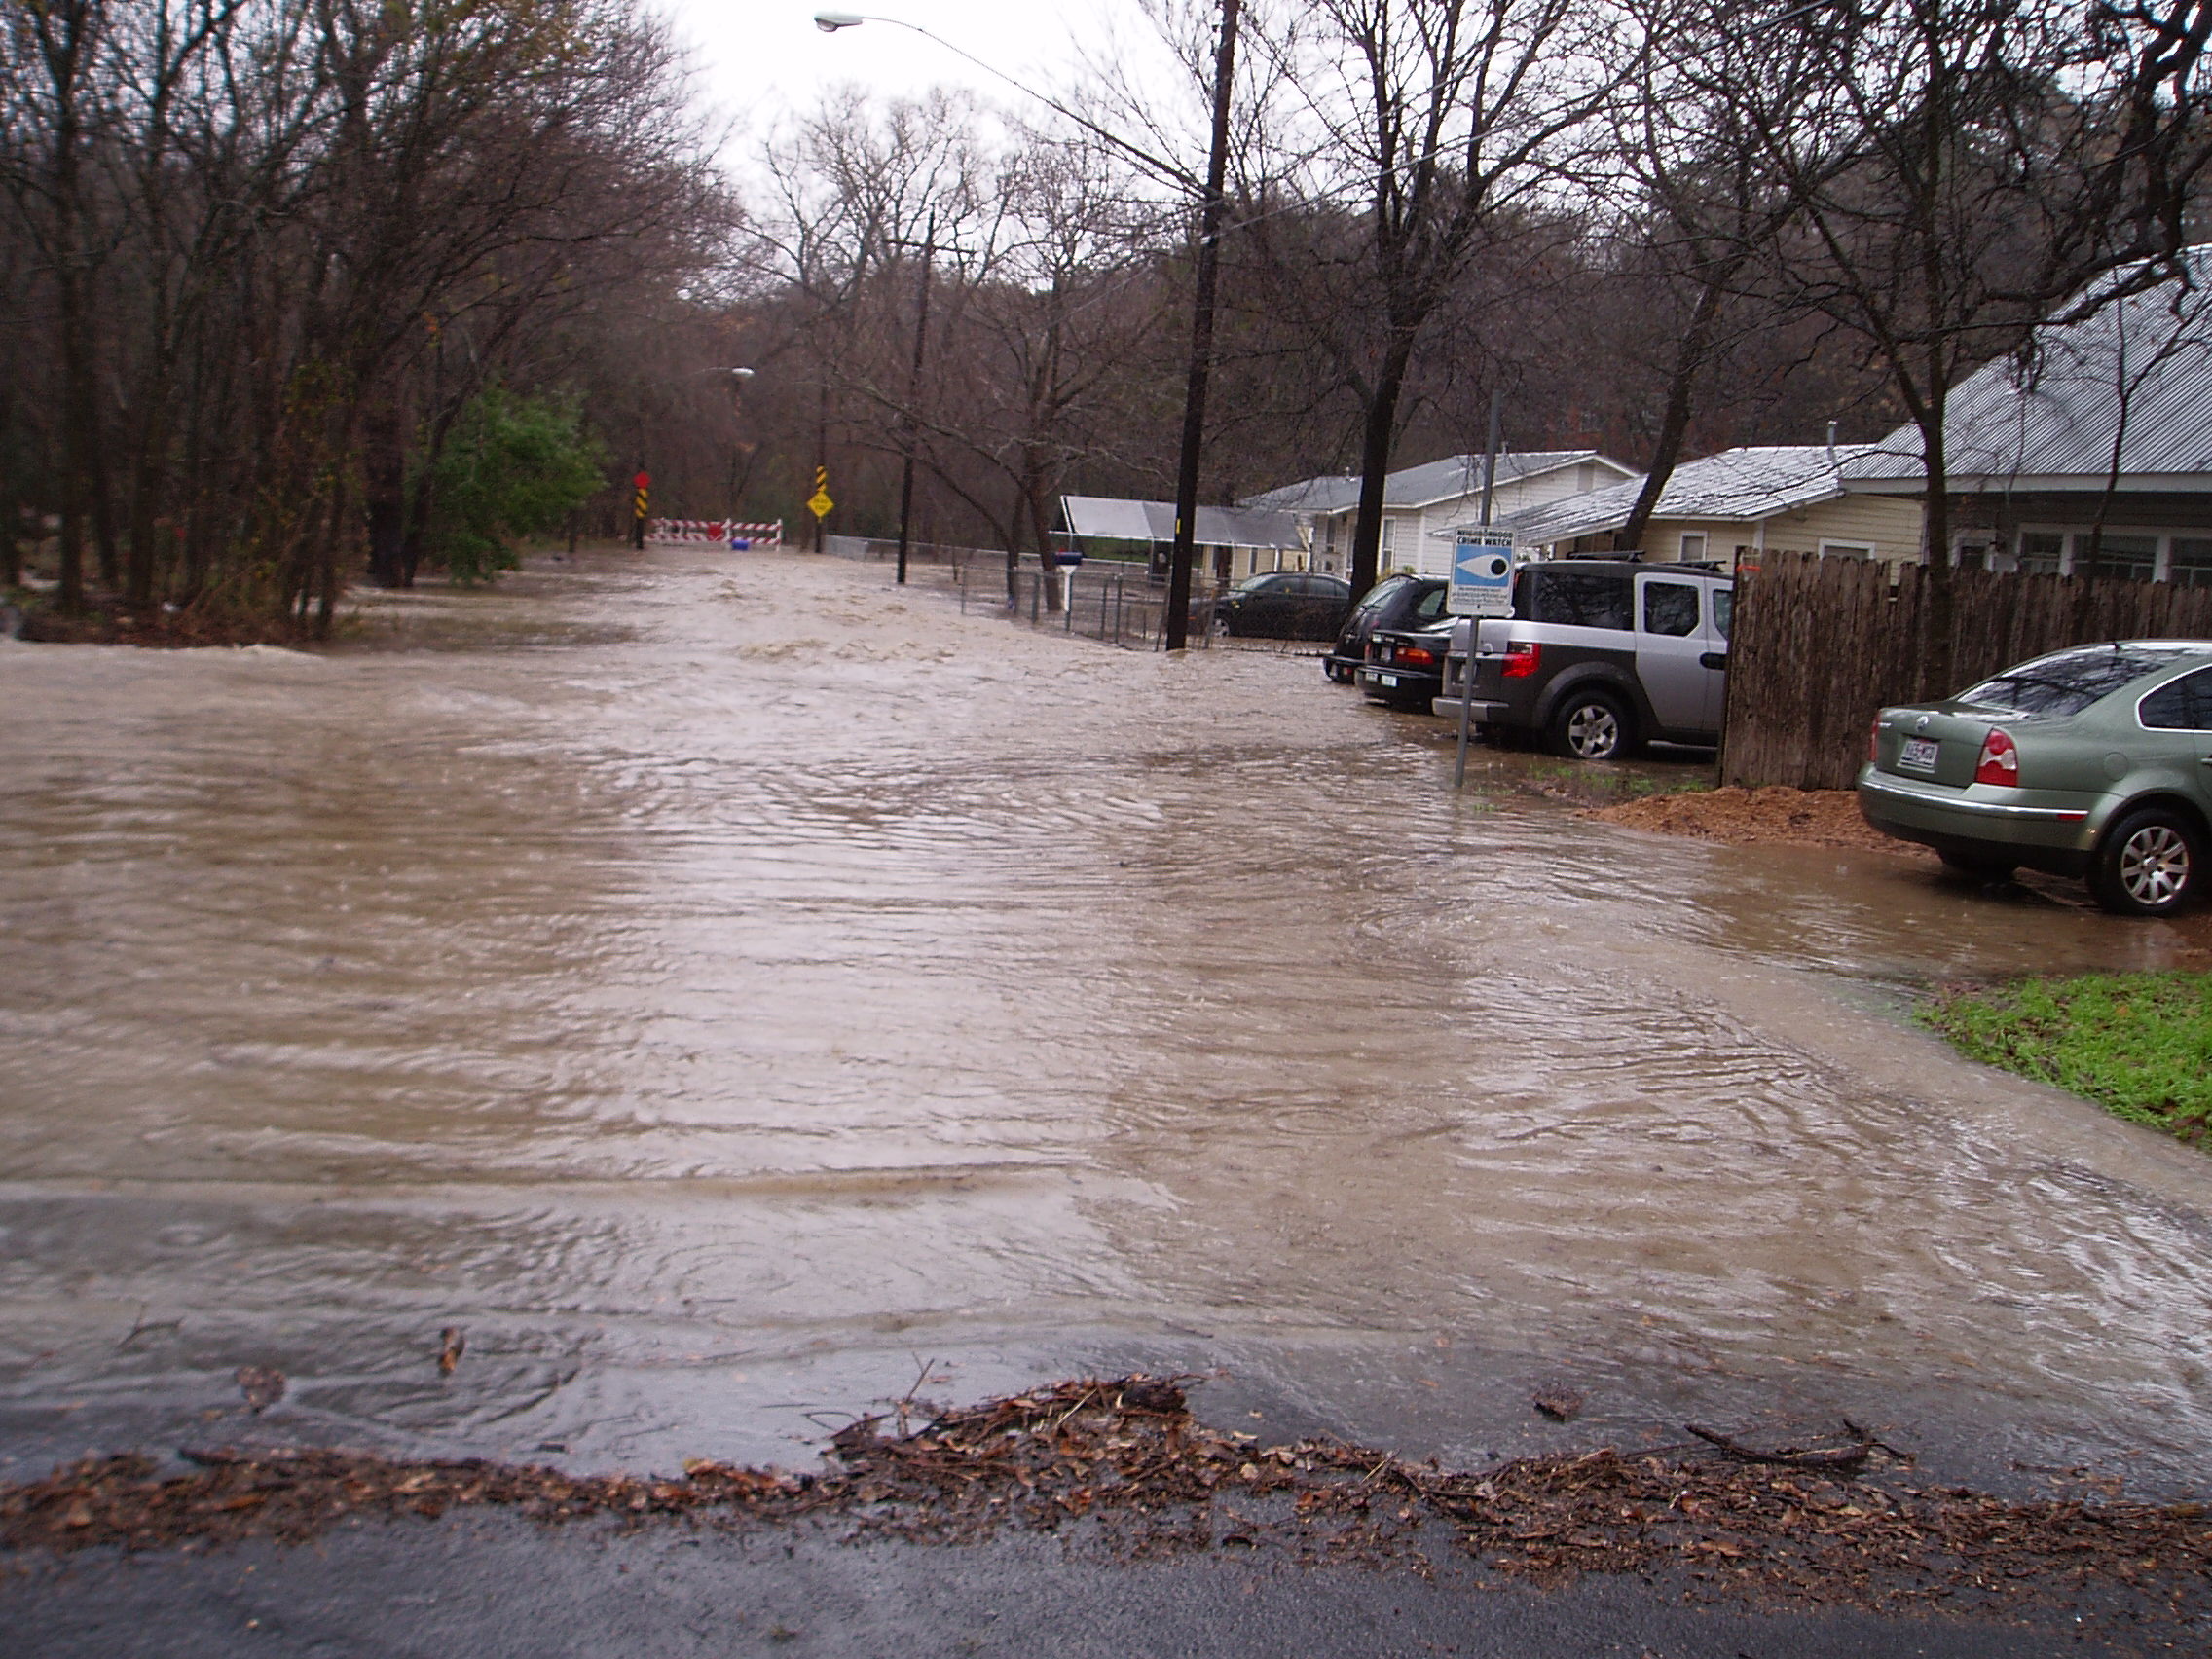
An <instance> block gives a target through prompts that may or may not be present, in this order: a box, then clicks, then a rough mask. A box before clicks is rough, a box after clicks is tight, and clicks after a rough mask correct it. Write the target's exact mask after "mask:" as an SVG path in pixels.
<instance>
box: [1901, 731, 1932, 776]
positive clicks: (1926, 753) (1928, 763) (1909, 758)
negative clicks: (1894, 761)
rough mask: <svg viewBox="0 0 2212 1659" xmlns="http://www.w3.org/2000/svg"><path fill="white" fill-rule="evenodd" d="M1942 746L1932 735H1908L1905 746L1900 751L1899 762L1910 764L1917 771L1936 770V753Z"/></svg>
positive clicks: (1902, 764)
mask: <svg viewBox="0 0 2212 1659" xmlns="http://www.w3.org/2000/svg"><path fill="white" fill-rule="evenodd" d="M1940 747H1941V746H1940V745H1939V744H1937V743H1936V740H1935V739H1934V738H1932V737H1908V738H1906V739H1905V740H1904V747H1903V748H1902V749H1900V750H1899V751H1898V764H1899V766H1910V767H1911V768H1912V769H1913V770H1914V771H1915V772H1933V771H1935V770H1936V751H1937V750H1938V749H1939V748H1940Z"/></svg>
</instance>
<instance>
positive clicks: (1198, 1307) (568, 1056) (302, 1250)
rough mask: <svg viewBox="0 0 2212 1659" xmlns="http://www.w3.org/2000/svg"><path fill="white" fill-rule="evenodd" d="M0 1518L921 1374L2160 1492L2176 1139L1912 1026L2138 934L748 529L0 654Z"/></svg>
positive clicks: (2175, 1354)
mask: <svg viewBox="0 0 2212 1659" xmlns="http://www.w3.org/2000/svg"><path fill="white" fill-rule="evenodd" d="M0 695H4V696H5V697H6V700H7V706H8V708H9V711H10V714H11V716H12V718H11V719H9V720H8V722H7V723H6V725H5V727H4V728H0V777H4V778H5V779H6V780H7V784H6V789H5V792H4V793H0V961H4V963H5V968H4V971H0V1044H4V1045H5V1052H6V1054H7V1063H6V1066H5V1068H4V1070H0V1476H5V1477H20V1476H21V1475H23V1474H26V1473H29V1472H31V1471H33V1470H36V1469H41V1468H43V1467H44V1466H45V1465H47V1464H48V1463H50V1462H51V1461H53V1460H54V1459H55V1458H56V1457H58V1456H69V1455H75V1454H76V1453H78V1452H81V1451H83V1450H84V1449H85V1448H87V1447H91V1446H100V1447H117V1446H126V1445H150V1446H156V1447H161V1446H168V1445H174V1444H176V1443H177V1442H178V1440H179V1439H180V1438H181V1439H191V1440H196V1441H206V1440H210V1439H233V1440H246V1439H255V1438H259V1439H272V1440H287V1439H289V1440H299V1441H315V1442H324V1443H328V1442H341V1443H346V1444H353V1445H386V1446H408V1447H419V1448H429V1449H435V1450H439V1451H448V1452H468V1453H481V1454H485V1455H492V1456H524V1457H553V1458H556V1459H560V1460H565V1461H568V1462H570V1463H572V1464H574V1465H577V1466H584V1467H594V1468H612V1467H652V1468H669V1467H673V1466H674V1465H675V1464H676V1463H677V1462H678V1461H679V1460H680V1459H681V1458H682V1456H687V1455H705V1456H719V1457H728V1458H739V1459H746V1460H774V1461H781V1462H784V1463H787V1464H791V1463H802V1464H803V1463H805V1462H807V1461H809V1460H810V1459H811V1456H812V1455H813V1454H812V1449H813V1448H814V1447H816V1446H818V1445H819V1444H820V1442H821V1440H822V1437H823V1434H824V1432H825V1430H826V1429H827V1428H831V1427H834V1426H836V1425H837V1424H838V1423H840V1422H842V1421H844V1420H845V1419H846V1415H847V1414H849V1413H851V1412H855V1411H858V1410H862V1409H864V1408H866V1406H867V1405H868V1404H869V1403H870V1402H873V1401H877V1400H880V1399H885V1398H891V1397H895V1396H897V1395H900V1394H902V1393H904V1392H906V1391H908V1390H909V1389H910V1388H912V1387H914V1386H915V1384H916V1380H917V1378H918V1377H920V1376H921V1375H922V1374H923V1372H924V1370H925V1368H927V1373H928V1381H927V1383H925V1384H923V1387H922V1391H923V1392H927V1393H931V1394H934V1395H936V1396H938V1397H940V1398H949V1397H957V1398H974V1397H978V1396H980V1395H983V1394H986V1393H992V1392H998V1391H1002V1390H1006V1389H1011V1388H1015V1387H1019V1386H1022V1385H1024V1384H1026V1383H1031V1382H1034V1381H1036V1380H1038V1379H1042V1378H1051V1377H1059V1376H1065V1375H1069V1374H1073V1373H1079V1372H1085V1371H1090V1370H1111V1371H1125V1370H1130V1369H1147V1368H1149V1369H1153V1370H1169V1369H1175V1370H1189V1371H1196V1372H1206V1373H1213V1374H1216V1375H1215V1376H1214V1380H1213V1381H1212V1382H1210V1383H1208V1384H1207V1385H1206V1387H1205V1388H1204V1389H1203V1390H1201V1392H1200V1394H1199V1397H1198V1408H1199V1410H1200V1411H1201V1413H1206V1414H1210V1415H1212V1416H1215V1417H1218V1418H1222V1419H1229V1420H1235V1422H1237V1423H1238V1424H1239V1425H1241V1426H1251V1427H1254V1428H1262V1429H1264V1430H1265V1431H1266V1432H1267V1433H1268V1434H1269V1435H1270V1436H1271V1437H1272V1436H1273V1435H1276V1434H1281V1435H1286V1436H1287V1435H1291V1434H1297V1433H1304V1432H1309V1431H1314V1430H1328V1431H1331V1432H1336V1433H1340V1434H1344V1435H1346V1436H1347V1437H1351V1438H1356V1439H1359V1440H1362V1441H1366V1442H1370V1443H1378V1444H1387V1445H1390V1446H1393V1447H1395V1448H1396V1449H1397V1450H1399V1451H1400V1452H1402V1453H1406V1454H1409V1455H1415V1456H1424V1455H1429V1454H1434V1455H1436V1456H1441V1457H1443V1458H1445V1459H1446V1460H1447V1461H1450V1462H1454V1463H1457V1464H1460V1465H1471V1464H1477V1463H1480V1462H1481V1461H1482V1460H1483V1459H1484V1458H1485V1457H1487V1456H1493V1455H1511V1454H1513V1453H1517V1452H1521V1451H1528V1450H1534V1449H1550V1448H1556V1447H1560V1446H1564V1445H1570V1444H1571V1445H1579V1444H1594V1443H1598V1442H1601V1441H1604V1440H1612V1441H1616V1442H1621V1443H1642V1442H1645V1441H1659V1440H1665V1439H1678V1438H1679V1437H1680V1436H1679V1424H1680V1422H1681V1421H1682V1420H1683V1419H1685V1418H1689V1419H1695V1420H1699V1421H1703V1422H1713V1423H1716V1424H1718V1425H1722V1426H1735V1427H1754V1428H1755V1427H1757V1426H1759V1425H1762V1424H1764V1425H1770V1426H1772V1425H1779V1424H1784V1423H1790V1424H1804V1423H1832V1422H1833V1420H1834V1419H1835V1417H1836V1416H1837V1415H1838V1414H1841V1413H1848V1414H1850V1415H1852V1416H1853V1417H1854V1418H1855V1419H1858V1420H1861V1421H1865V1422H1869V1423H1871V1424H1873V1425H1875V1426H1877V1427H1879V1428H1880V1429H1881V1430H1882V1431H1883V1432H1884V1434H1885V1435H1886V1436H1887V1437H1888V1438H1889V1439H1891V1440H1892V1441H1893V1442H1896V1443H1898V1444H1901V1445H1909V1446H1912V1447H1915V1448H1917V1449H1919V1450H1920V1451H1921V1452H1922V1453H1923V1454H1924V1456H1925V1458H1926V1459H1927V1462H1928V1464H1929V1465H1930V1466H1931V1467H1933V1468H1935V1469H1937V1470H1940V1471H1942V1472H1943V1473H1945V1474H1946V1475H1949V1476H1951V1477H1954V1478H1959V1479H1964V1480H1971V1481H1974V1482H1977V1483H1979V1484H1983V1485H1987V1486H1992V1487H1996V1488H2000V1489H2016V1488H2023V1487H2032V1488H2039V1489H2046V1488H2048V1487H2049V1486H2051V1485H2054V1484H2055V1485H2057V1486H2060V1487H2061V1488H2066V1487H2068V1486H2069V1484H2070V1483H2071V1484H2072V1485H2074V1486H2076V1487H2078V1488H2079V1489H2080V1490H2083V1491H2087V1492H2092V1493H2093V1492H2098V1491H2109V1490H2112V1489H2113V1486H2114V1484H2115V1483H2117V1482H2120V1481H2124V1482H2125V1483H2126V1484H2127V1487H2128V1489H2129V1490H2130V1491H2133V1492H2138V1493H2158V1492H2163V1491H2173V1490H2179V1489H2184V1488H2187V1489H2192V1490H2197V1491H2201V1490H2202V1488H2203V1487H2204V1486H2205V1485H2206V1484H2207V1476H2208V1474H2212V1460H2208V1459H2207V1456H2206V1450H2207V1448H2208V1446H2212V1436H2208V1434H2207V1429H2208V1428H2212V1384H2208V1380H2207V1374H2206V1369H2205V1366H2206V1353H2207V1346H2208V1344H2212V1336H2208V1332H2212V1317H2208V1315H2212V1275H2208V1274H2207V1272H2205V1269H2206V1265H2207V1255H2208V1244H2212V1224H2208V1223H2212V1161H2208V1160H2206V1159H2205V1158H2203V1157H2202V1156H2200V1155H2198V1154H2196V1153H2194V1152H2193V1151H2190V1150H2189V1149H2186V1148H2183V1147H2180V1146H2178V1145H2176V1144H2174V1143H2171V1142H2168V1141H2164V1140H2161V1139H2159V1138H2157V1137H2156V1136H2153V1135H2150V1134H2149V1133H2147V1132H2144V1131H2139V1130H2136V1129H2133V1128H2130V1127H2128V1126H2126V1125H2124V1124H2119V1123H2117V1122H2115V1121H2114V1120H2112V1119H2110V1118H2108V1117H2107V1116H2106V1115H2104V1114H2103V1113H2102V1112H2100V1111H2098V1110H2097V1109H2095V1108H2093V1107H2091V1106H2088V1105H2086V1104H2083V1103H2082V1102H2079V1101H2075V1100H2072V1099H2070V1098H2068V1097H2066V1096H2064V1095H2061V1094H2059V1093H2057V1092H2055V1091H2053V1090H2048V1089H2044V1088H2037V1087H2035V1086H2032V1085H2028V1084H2025V1083H2021V1082H2018V1081H2015V1080H2010V1079H2007V1078H2004V1077H2001V1076H1998V1075H1996V1074H1993V1073H1990V1072H1987V1071H1985V1070H1982V1069H1980V1068H1977V1067H1973V1066H1970V1065H1967V1064H1965V1063H1964V1062H1962V1061H1960V1060H1958V1059H1957V1058H1955V1057H1954V1056H1952V1055H1951V1054H1950V1053H1949V1052H1948V1051H1947V1050H1945V1049H1944V1048H1943V1047H1942V1046H1941V1045H1940V1044H1938V1043H1936V1041H1935V1040H1934V1039H1932V1038H1930V1037H1928V1036H1926V1035H1924V1034H1922V1033H1920V1032H1918V1031H1917V1030H1915V1029H1914V1028H1912V1026H1911V1025H1910V1024H1909V1020H1908V1012H1909V1005H1910V997H1911V994H1912V992H1913V991H1914V990H1915V989H1916V988H1917V987H1919V986H1922V985H1924V984H1926V983H1928V982H1929V981H1931V980H1934V979H1939V978H1943V977H1952V976H1962V975H1974V976H1979V975H1997V974H2006V973H2013V972H2021V971H2030V970H2034V971H2043V970H2059V969H2068V968H2090V967H2116V968H2139V967H2158V966H2166V965H2172V964H2176V963H2180V962H2184V961H2194V960H2197V959H2198V958H2197V957H2195V956H2194V955H2193V947H2192V936H2191V935H2190V934H2188V933H2187V932H2185V931H2183V930H2182V929H2180V928H2177V927H2175V926H2173V925H2170V924H2161V923H2128V922H2121V921H2117V920H2114V919H2111V918H2107V917H2104V916H2101V915H2098V914H2096V913H2094V912H2090V911H2086V910H2084V909H2082V908H2080V907H2077V906H2071V905H2065V904H2059V903H2050V902H2048V901H2047V900H2046V899H2045V898H2042V897H2039V896H2037V895H2035V894H2024V895H2018V896H2015V897H2012V898H2009V899H2002V898H1996V897H1991V896H1988V895H1984V894H1979V893H1975V892H1972V891H1969V890H1962V889H1960V888H1957V887H1955V886H1950V885H1947V884H1945V883H1944V882H1942V881H1941V880H1939V879H1938V878H1937V877H1936V875H1935V874H1934V873H1933V872H1932V870H1931V869H1930V868H1929V867H1928V866H1925V865H1924V864H1922V863H1920V862H1917V861H1913V860H1909V859H1902V858H1894V857H1889V856H1885V855H1880V854H1858V853H1828V852H1817V853H1816V852H1804V851H1798V850H1792V849H1763V848H1751V849H1725V848H1716V847H1709V846H1702V845H1695V844H1690V843H1681V842H1674V841H1668V840H1663V839H1660V838H1657V837H1653V836H1648V835H1641V834H1637V833H1635V832H1631V831H1626V830H1619V829H1615V828H1612V827H1609V826H1606V825H1604V824H1598V823H1593V822H1590V821H1588V820H1585V819H1582V818H1580V817H1578V816H1577V815H1576V814H1575V813H1574V811H1573V810H1572V809H1571V808H1570V807H1567V806H1565V805H1562V804H1559V803H1556V802H1552V801H1547V800H1542V799H1538V798H1534V797H1531V796H1530V794H1529V793H1527V792H1526V791H1525V790H1524V789H1522V788H1520V787H1518V786H1519V784H1520V783H1521V782H1522V781H1524V779H1525V777H1526V774H1527V772H1528V769H1529V768H1530V767H1540V766H1543V765H1547V764H1551V763H1549V762H1544V761H1541V760H1538V759H1535V758H1533V757H1531V756H1522V755H1501V754H1493V753H1491V752H1488V751H1478V752H1477V756H1476V761H1475V765H1474V768H1473V772H1472V774H1471V777H1470V786H1471V787H1470V789H1469V790H1468V792H1467V793H1465V794H1464V795H1463V796H1457V797H1456V796H1455V795H1454V794H1453V793H1451V792H1450V790H1449V789H1448V787H1447V785H1448V782H1449V777H1450V766H1451V752H1450V742H1449V738H1450V734H1449V731H1448V730H1446V729H1445V728H1444V725H1443V722H1439V721H1433V720H1426V719H1419V717H1411V716H1396V715H1389V714H1385V713H1383V712H1381V711H1378V710H1374V709H1371V708H1368V707H1366V706H1365V705H1363V704H1362V703H1361V702H1360V701H1359V699H1358V698H1357V697H1356V695H1355V694H1353V693H1351V692H1349V691H1347V690H1344V689H1341V688H1337V687H1332V686H1328V685H1326V684H1324V683H1323V682H1322V680H1321V676H1320V673H1319V670H1318V668H1317V666H1316V665H1315V664H1314V663H1313V662H1312V661H1311V660H1309V659H1305V658H1299V657H1289V656H1281V655H1275V654H1266V653H1250V654H1247V653H1238V652H1229V651H1212V652H1203V653H1192V654H1191V655H1190V656H1189V657H1188V658H1183V659H1169V658H1166V657H1164V656H1160V655H1147V654H1141V653H1133V652H1125V651H1118V650H1115V649H1112V648H1109V647H1106V646H1101V645H1096V644H1092V643H1087V642H1085V641H1082V640H1080V639H1069V638H1065V637H1055V636H1054V635H1052V634H1051V633H1034V634H1033V633H1030V632H1028V631H1026V630H1023V629H1019V628H1014V627H1009V626H1007V625H1005V624H1004V623H1002V622H1000V621H997V620H994V619H992V618H989V617H986V616H981V615H975V614H971V615H968V616H962V615H961V614H960V613H959V610H958V608H957V606H956V605H955V604H954V603H953V602H952V601H951V600H950V599H949V598H948V597H946V596H943V595H940V594H936V593H933V592H927V591H920V592H909V593H907V594H904V595H895V594H894V593H892V591H891V590H890V589H889V586H888V573H887V572H886V571H883V570H882V569H881V568H880V567H857V566H853V565H847V564H841V563H835V562H821V561H813V560H808V559H806V558H803V557H800V556H796V555H760V554H750V555H730V554H726V553H719V552H714V551H711V550H699V551H690V550H685V551H671V552H661V553H655V554H652V555H648V556H647V557H645V559H643V560H632V559H630V558H629V557H627V556H620V555H605V556H597V557H587V558H584V559H581V560H577V561H573V562H553V561H543V562H535V561H534V562H533V565H532V567H531V569H530V571H528V572H526V573H525V574H524V575H523V576H521V577H519V578H516V579H514V580H512V581H509V582H507V583H503V584H502V585H501V586H500V587H499V588H498V590H496V591H493V592H490V593H477V594H467V593H460V594H448V593H442V592H433V591H424V592H422V593H419V594H416V595H410V596H400V597H397V598H394V599H389V600H381V601H378V602H375V603H373V604H371V605H370V606H369V607H368V608H367V611H366V613H365V616H364V619H363V621H362V623H361V625H360V631H359V632H358V634H357V635H356V636H355V637H354V638H353V639H351V640H350V641H349V642H348V643H346V644H344V645H341V646H339V647H337V648H335V649H333V650H330V651H327V652H324V653H319V654H313V655H310V654H304V653H296V652H287V651H279V650H272V649H262V648H256V649H249V650H242V651H194V652H170V653H160V652H145V651H134V650H102V649H97V648H91V647H64V646H24V645H15V646H9V645H0ZM1638 775H1642V776H1649V777H1651V778H1653V779H1655V780H1658V781H1661V782H1664V781H1667V780H1669V779H1675V778H1679V777H1680V776H1682V775H1683V773H1682V769H1681V768H1680V767H1678V766H1677V767H1668V766H1665V765H1661V766H1658V767H1655V768H1651V769H1649V770H1648V771H1647V772H1646V773H1642V774H1638ZM448 1327H458V1328H459V1329H460V1330H461V1332H463V1333H464V1336H465V1343H466V1346H465V1352H464V1353H463V1355H462V1357H461V1362H460V1364H459V1365H458V1366H457V1367H456V1369H455V1370H454V1371H453V1373H452V1375H451V1376H447V1375H444V1374H442V1373H441V1371H440V1369H439V1367H438V1365H437V1358H438V1354H439V1351H440V1346H441V1338H440V1333H441V1331H442V1330H444V1329H446V1328H448ZM241 1365H258V1366H270V1367H275V1368H276V1369H278V1370H280V1371H282V1372H283V1373H284V1374H285V1375H286V1377H287V1378H288V1380H289V1385H288V1392H287V1394H286V1396H285V1398H284V1399H283V1401H282V1402H281V1403H280V1404H278V1405H276V1406H275V1407H273V1408H272V1409H271V1410H270V1411H268V1412H267V1413H266V1414H264V1415H262V1416H260V1417H258V1418H251V1417H248V1416H246V1415H245V1414H244V1412H243V1410H242V1407H241V1406H240V1400H239V1392H238V1388H237V1385H236V1383H234V1381H233V1377H234V1374H235V1372H236V1371H237V1369H238V1368H239V1367H240V1366H241ZM1555 1382H1561V1383H1569V1384H1571V1386H1573V1387H1574V1388H1575V1389H1577V1390H1578V1391H1580V1392H1582V1393H1583V1394H1584V1395H1585V1396H1586V1399H1587V1406H1586V1409H1585V1413H1584V1416H1583V1417H1582V1419H1580V1420H1579V1421H1576V1422H1573V1423H1570V1424H1567V1425H1554V1424H1551V1423H1548V1422H1547V1421H1545V1420H1544V1419H1540V1418H1538V1417H1537V1416H1536V1415H1535V1414H1534V1413H1533V1412H1532V1411H1531V1410H1530V1406H1529V1403H1528V1402H1529V1395H1530V1389H1531V1388H1533V1387H1536V1386H1539V1385H1544V1384H1546V1383H1555Z"/></svg>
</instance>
